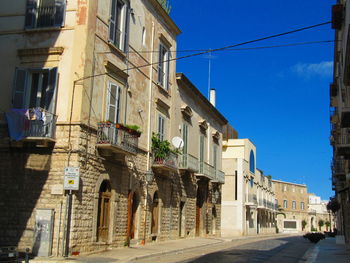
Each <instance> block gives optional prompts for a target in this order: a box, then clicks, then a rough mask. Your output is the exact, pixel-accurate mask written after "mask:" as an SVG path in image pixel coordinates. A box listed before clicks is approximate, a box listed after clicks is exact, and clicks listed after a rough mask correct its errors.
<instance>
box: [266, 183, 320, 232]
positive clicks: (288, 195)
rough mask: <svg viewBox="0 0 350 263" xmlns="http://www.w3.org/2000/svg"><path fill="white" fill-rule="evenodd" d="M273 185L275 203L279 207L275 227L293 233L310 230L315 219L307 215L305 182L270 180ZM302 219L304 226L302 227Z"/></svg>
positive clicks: (307, 198)
mask: <svg viewBox="0 0 350 263" xmlns="http://www.w3.org/2000/svg"><path fill="white" fill-rule="evenodd" d="M272 182H273V184H274V185H275V193H276V204H277V206H278V207H279V210H280V211H279V214H278V215H277V228H278V231H279V232H284V233H295V232H301V231H310V230H311V227H312V226H313V227H316V220H315V218H313V217H312V216H311V217H310V216H309V210H308V205H309V194H308V192H307V186H306V185H305V184H296V183H289V182H284V181H279V180H272ZM303 221H305V222H306V226H305V227H303V223H302V222H303Z"/></svg>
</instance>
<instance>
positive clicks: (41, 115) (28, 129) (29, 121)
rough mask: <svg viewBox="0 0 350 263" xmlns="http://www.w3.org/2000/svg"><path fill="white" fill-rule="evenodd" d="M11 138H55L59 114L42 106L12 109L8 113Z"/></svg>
mask: <svg viewBox="0 0 350 263" xmlns="http://www.w3.org/2000/svg"><path fill="white" fill-rule="evenodd" d="M6 117H7V123H8V129H9V135H10V137H11V139H13V140H16V141H20V140H23V139H26V140H36V139H40V140H43V139H54V138H55V132H56V120H57V116H56V115H55V114H53V113H51V112H48V111H46V110H45V109H42V108H31V109H12V110H10V111H9V112H7V113H6Z"/></svg>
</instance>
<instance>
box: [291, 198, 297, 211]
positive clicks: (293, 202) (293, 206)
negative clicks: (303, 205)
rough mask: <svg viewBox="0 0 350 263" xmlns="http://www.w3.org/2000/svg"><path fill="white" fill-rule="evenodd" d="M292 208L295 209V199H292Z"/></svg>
mask: <svg viewBox="0 0 350 263" xmlns="http://www.w3.org/2000/svg"><path fill="white" fill-rule="evenodd" d="M292 209H293V210H296V209H297V202H296V201H294V200H293V201H292Z"/></svg>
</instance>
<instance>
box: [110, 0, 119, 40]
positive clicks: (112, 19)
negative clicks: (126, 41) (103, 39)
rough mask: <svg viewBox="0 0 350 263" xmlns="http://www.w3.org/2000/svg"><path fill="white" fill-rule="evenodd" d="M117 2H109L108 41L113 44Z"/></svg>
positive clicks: (114, 0)
mask: <svg viewBox="0 0 350 263" xmlns="http://www.w3.org/2000/svg"><path fill="white" fill-rule="evenodd" d="M116 10H117V0H111V16H110V18H109V41H111V42H112V43H114V42H115V27H116Z"/></svg>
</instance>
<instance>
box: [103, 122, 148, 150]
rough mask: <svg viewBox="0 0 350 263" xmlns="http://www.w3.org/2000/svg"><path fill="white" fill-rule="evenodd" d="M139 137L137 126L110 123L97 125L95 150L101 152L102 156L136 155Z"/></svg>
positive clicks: (139, 132)
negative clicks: (113, 154)
mask: <svg viewBox="0 0 350 263" xmlns="http://www.w3.org/2000/svg"><path fill="white" fill-rule="evenodd" d="M140 136H141V131H140V128H139V127H138V126H137V125H123V124H120V123H112V122H110V121H105V122H99V123H98V124H97V148H98V149H100V150H102V155H107V156H108V155H111V154H112V153H115V154H121V155H129V154H136V153H137V150H138V141H139V137H140Z"/></svg>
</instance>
